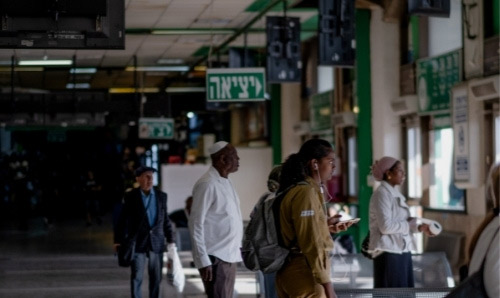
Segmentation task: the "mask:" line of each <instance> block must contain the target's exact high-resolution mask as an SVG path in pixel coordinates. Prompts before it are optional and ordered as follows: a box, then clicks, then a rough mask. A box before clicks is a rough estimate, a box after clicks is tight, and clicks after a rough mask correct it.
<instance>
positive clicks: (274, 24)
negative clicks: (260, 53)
mask: <svg viewBox="0 0 500 298" xmlns="http://www.w3.org/2000/svg"><path fill="white" fill-rule="evenodd" d="M266 35H267V81H268V82H271V83H284V82H300V81H301V79H302V61H301V50H300V19H299V18H290V17H267V18H266Z"/></svg>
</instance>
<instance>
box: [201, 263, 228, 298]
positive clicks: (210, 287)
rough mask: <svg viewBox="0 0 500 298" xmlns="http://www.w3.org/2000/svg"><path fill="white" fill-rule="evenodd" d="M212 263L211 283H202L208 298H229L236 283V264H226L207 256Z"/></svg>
mask: <svg viewBox="0 0 500 298" xmlns="http://www.w3.org/2000/svg"><path fill="white" fill-rule="evenodd" d="M209 257H210V260H211V261H212V281H204V282H203V286H204V287H205V293H206V294H207V296H208V298H228V297H229V298H231V297H233V292H234V283H235V282H236V263H228V262H224V261H223V260H221V259H219V258H217V257H214V256H209Z"/></svg>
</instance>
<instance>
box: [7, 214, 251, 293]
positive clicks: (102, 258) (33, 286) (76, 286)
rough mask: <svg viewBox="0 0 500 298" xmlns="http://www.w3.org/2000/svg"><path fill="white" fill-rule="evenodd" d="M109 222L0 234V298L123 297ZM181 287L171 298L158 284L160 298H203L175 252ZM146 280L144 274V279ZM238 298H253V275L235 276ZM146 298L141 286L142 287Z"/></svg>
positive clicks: (125, 285) (36, 225) (184, 256)
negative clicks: (181, 275)
mask: <svg viewBox="0 0 500 298" xmlns="http://www.w3.org/2000/svg"><path fill="white" fill-rule="evenodd" d="M111 231H112V229H111V220H110V219H105V220H104V223H103V224H102V225H101V226H97V225H94V226H91V227H85V225H84V223H83V221H82V222H80V221H78V222H76V221H69V222H61V223H57V224H55V225H54V226H53V227H50V228H48V229H46V228H45V227H44V226H43V224H42V221H41V220H35V221H32V222H31V224H30V229H29V230H28V231H19V230H16V229H13V228H8V227H5V226H4V227H3V228H2V229H1V230H0V297H3V298H24V297H39V298H41V297H50V298H59V297H60V298H63V297H64V298H68V297H72V298H73V297H74V298H79V297H81V298H85V297H93V298H94V297H103V298H104V297H129V296H130V295H129V274H130V269H129V268H121V267H118V265H117V260H116V257H115V256H114V254H113V252H112V242H113V241H112V232H111ZM180 256H181V261H182V263H183V266H184V267H185V268H184V272H185V274H186V284H185V287H184V291H183V293H180V294H177V293H176V291H175V289H174V288H173V287H172V286H171V285H170V284H169V283H168V282H167V278H166V276H164V280H163V281H162V297H205V296H204V295H203V286H202V284H201V280H200V278H199V275H198V271H197V270H196V269H194V268H190V262H191V259H190V252H180ZM146 275H147V274H146ZM236 289H237V292H238V297H256V296H257V294H256V292H257V284H256V282H255V273H253V272H250V271H248V270H246V269H244V268H240V269H239V270H238V275H237V281H236ZM143 293H144V294H143V297H148V295H147V281H145V283H144V284H143Z"/></svg>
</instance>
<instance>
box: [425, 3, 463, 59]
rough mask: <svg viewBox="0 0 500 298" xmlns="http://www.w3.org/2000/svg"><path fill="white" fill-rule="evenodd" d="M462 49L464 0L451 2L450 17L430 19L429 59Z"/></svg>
mask: <svg viewBox="0 0 500 298" xmlns="http://www.w3.org/2000/svg"><path fill="white" fill-rule="evenodd" d="M461 47H462V0H450V17H449V18H437V17H429V57H433V56H437V55H440V54H444V53H446V52H449V51H453V50H456V49H459V48H461Z"/></svg>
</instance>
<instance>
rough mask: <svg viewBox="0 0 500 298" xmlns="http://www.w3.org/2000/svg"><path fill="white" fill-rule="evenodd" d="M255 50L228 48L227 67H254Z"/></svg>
mask: <svg viewBox="0 0 500 298" xmlns="http://www.w3.org/2000/svg"><path fill="white" fill-rule="evenodd" d="M255 56H256V52H255V50H250V49H247V50H246V51H245V49H241V48H229V68H240V67H255V66H256V65H257V63H256V61H255V60H256V59H255Z"/></svg>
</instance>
